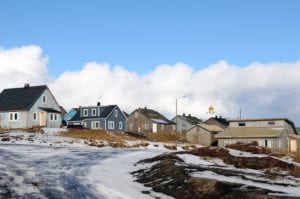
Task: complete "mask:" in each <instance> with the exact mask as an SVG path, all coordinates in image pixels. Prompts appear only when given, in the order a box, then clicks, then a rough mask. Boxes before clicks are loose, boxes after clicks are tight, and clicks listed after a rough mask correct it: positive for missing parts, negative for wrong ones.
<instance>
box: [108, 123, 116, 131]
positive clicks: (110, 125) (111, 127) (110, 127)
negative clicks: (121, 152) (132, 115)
mask: <svg viewBox="0 0 300 199" xmlns="http://www.w3.org/2000/svg"><path fill="white" fill-rule="evenodd" d="M114 128H115V122H114V121H108V129H114Z"/></svg>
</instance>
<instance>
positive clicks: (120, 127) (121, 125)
mask: <svg viewBox="0 0 300 199" xmlns="http://www.w3.org/2000/svg"><path fill="white" fill-rule="evenodd" d="M122 129H123V122H119V130H122Z"/></svg>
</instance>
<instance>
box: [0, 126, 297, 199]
mask: <svg viewBox="0 0 300 199" xmlns="http://www.w3.org/2000/svg"><path fill="white" fill-rule="evenodd" d="M44 130H45V132H46V133H43V134H41V133H27V132H21V131H14V132H11V133H9V136H8V134H7V135H6V134H0V198H104V199H130V198H132V199H135V198H139V199H143V198H145V199H148V198H170V197H168V196H166V195H164V194H160V193H156V192H154V191H152V190H151V188H148V187H144V186H143V185H141V184H139V183H136V182H134V180H135V179H134V177H133V176H132V175H131V174H130V172H132V171H136V170H138V169H140V168H145V167H150V166H151V164H137V165H136V164H135V163H136V162H138V161H139V160H142V159H146V158H151V157H153V156H156V155H158V154H161V153H165V152H171V150H168V149H166V148H164V147H163V145H164V143H150V144H149V145H148V146H147V147H138V148H131V149H121V148H111V147H103V148H98V147H92V146H88V145H86V144H84V141H83V140H79V139H73V138H65V137H60V136H58V135H57V132H58V131H61V130H62V129H44ZM8 137H9V139H6V138H8ZM3 138H4V139H3ZM178 150H182V148H181V147H178ZM230 154H232V155H235V156H243V157H252V156H259V157H263V156H265V155H253V154H250V153H245V152H240V151H236V150H230ZM178 156H179V157H180V158H182V159H183V160H184V161H185V164H195V165H202V166H203V167H205V168H206V167H220V168H223V169H227V170H232V171H237V172H244V173H245V176H246V179H243V178H238V177H236V176H232V177H230V176H227V177H226V176H223V175H220V174H216V173H213V172H212V171H203V172H195V173H193V174H192V176H195V177H204V178H212V179H217V180H220V181H228V182H237V183H242V184H245V185H250V186H259V187H261V188H265V189H269V190H274V191H276V190H280V191H284V192H285V193H286V194H287V195H292V196H296V197H300V179H299V178H295V177H292V176H285V177H282V178H280V179H261V183H258V182H253V181H251V179H252V178H253V179H254V178H256V177H255V176H256V175H263V174H264V171H260V170H252V169H238V168H235V167H234V166H233V165H227V164H225V163H224V162H223V161H222V160H221V159H219V158H204V157H198V156H194V155H191V154H180V155H178ZM286 161H287V162H292V160H290V159H286ZM255 180H258V179H255ZM259 180H260V179H259ZM264 181H266V183H263V182H264ZM280 184H282V185H280Z"/></svg>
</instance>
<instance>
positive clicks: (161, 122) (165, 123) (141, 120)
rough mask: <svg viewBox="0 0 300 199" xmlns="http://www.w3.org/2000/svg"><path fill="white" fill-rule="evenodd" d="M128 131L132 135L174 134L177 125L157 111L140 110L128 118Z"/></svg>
mask: <svg viewBox="0 0 300 199" xmlns="http://www.w3.org/2000/svg"><path fill="white" fill-rule="evenodd" d="M127 130H128V131H129V132H132V133H151V132H153V133H157V132H174V130H175V123H174V122H172V121H170V120H168V119H167V118H166V117H165V116H163V115H162V114H160V113H159V112H157V111H155V110H152V109H148V108H147V107H145V108H138V109H136V110H134V111H133V112H132V113H131V114H130V115H129V116H128V120H127Z"/></svg>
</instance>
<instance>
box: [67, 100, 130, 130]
mask: <svg viewBox="0 0 300 199" xmlns="http://www.w3.org/2000/svg"><path fill="white" fill-rule="evenodd" d="M64 118H65V120H66V123H67V126H68V127H83V128H90V129H103V130H106V131H120V132H124V131H125V128H126V120H127V117H126V115H125V114H124V113H123V111H121V109H120V108H119V107H118V106H117V105H109V106H101V105H100V103H99V102H98V103H97V106H85V107H84V106H80V107H79V108H73V109H71V111H69V113H67V114H66V115H65V117H64Z"/></svg>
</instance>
